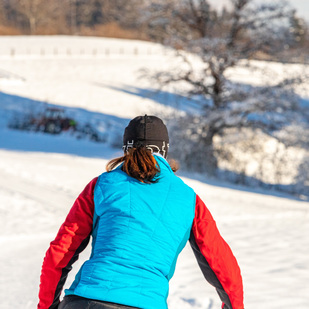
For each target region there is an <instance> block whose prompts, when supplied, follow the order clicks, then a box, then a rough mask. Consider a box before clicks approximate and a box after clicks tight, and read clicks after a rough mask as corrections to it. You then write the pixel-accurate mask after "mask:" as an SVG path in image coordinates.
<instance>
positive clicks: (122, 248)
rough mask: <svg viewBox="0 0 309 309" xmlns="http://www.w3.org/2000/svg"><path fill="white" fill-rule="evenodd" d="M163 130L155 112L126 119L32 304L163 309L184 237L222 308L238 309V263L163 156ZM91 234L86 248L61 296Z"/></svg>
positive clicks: (55, 247) (63, 232)
mask: <svg viewBox="0 0 309 309" xmlns="http://www.w3.org/2000/svg"><path fill="white" fill-rule="evenodd" d="M168 147H169V137H168V132H167V128H166V126H165V125H164V123H163V122H162V120H161V119H160V118H158V117H155V116H147V115H145V116H139V117H136V118H134V119H132V120H131V121H130V123H129V124H128V126H127V127H126V129H125V131H124V135H123V149H124V155H123V156H122V157H120V158H116V159H113V160H111V161H110V162H109V163H108V164H107V168H106V169H107V172H104V173H103V174H101V175H100V176H99V177H97V178H95V179H93V180H92V181H90V183H89V184H88V185H87V186H86V187H85V189H84V190H83V191H82V192H81V194H80V195H79V196H78V198H77V199H76V201H75V203H74V204H73V206H72V208H71V210H70V212H69V214H68V216H67V217H66V219H65V222H64V223H63V224H62V226H61V227H60V230H59V232H58V234H57V236H56V238H55V240H54V241H52V242H51V244H50V247H49V249H48V250H47V252H46V255H45V258H44V262H43V266H42V272H41V278H40V281H41V283H40V291H39V304H38V309H48V308H49V309H54V308H57V309H72V308H74V309H83V308H93V309H107V308H110V309H115V308H143V309H166V308H167V303H166V299H167V296H168V289H169V280H170V278H171V277H172V276H173V273H174V270H175V264H176V260H177V257H178V255H179V253H180V252H181V250H182V249H183V248H184V246H185V244H186V242H187V241H188V240H189V242H190V244H191V247H192V249H193V251H194V253H195V256H196V259H197V261H198V263H199V266H200V268H201V270H202V272H203V274H204V276H205V278H206V280H207V281H208V282H209V283H210V284H212V285H213V286H214V287H215V288H216V290H217V292H218V294H219V297H220V299H221V300H222V308H224V309H243V308H244V305H243V286H242V278H241V273H240V269H239V266H238V264H237V261H236V259H235V257H234V255H233V253H232V251H231V249H230V247H229V246H228V245H227V243H226V242H225V241H224V240H223V238H222V237H221V235H220V234H219V231H218V229H217V227H216V223H215V221H214V219H213V217H212V215H211V213H210V212H209V210H208V209H207V208H206V206H205V204H204V203H203V201H202V200H201V199H200V197H199V196H198V195H197V194H196V193H195V192H194V191H193V189H192V188H190V187H189V186H187V185H186V184H184V183H183V181H182V180H181V179H180V178H178V177H177V176H176V175H175V174H174V171H173V170H172V169H171V167H170V165H169V164H168V162H167V161H166V157H167V153H168ZM90 237H92V253H91V256H90V258H89V259H88V260H87V261H86V262H85V263H84V264H83V266H82V267H81V268H80V270H79V272H78V274H77V275H76V278H75V281H74V282H73V283H72V285H71V286H70V288H68V289H67V290H65V296H64V298H63V300H62V301H61V302H60V294H61V291H62V288H63V285H64V283H65V281H66V278H67V275H68V273H69V271H70V270H71V268H72V264H73V263H74V262H75V261H76V260H77V259H78V255H79V254H80V253H81V252H82V251H83V250H84V249H85V247H86V246H87V244H88V242H89V239H90Z"/></svg>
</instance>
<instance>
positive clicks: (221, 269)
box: [190, 196, 244, 309]
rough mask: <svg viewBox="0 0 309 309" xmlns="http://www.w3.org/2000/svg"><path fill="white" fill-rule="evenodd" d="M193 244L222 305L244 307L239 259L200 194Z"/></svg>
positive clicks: (192, 235) (191, 238)
mask: <svg viewBox="0 0 309 309" xmlns="http://www.w3.org/2000/svg"><path fill="white" fill-rule="evenodd" d="M190 244H191V247H192V249H193V252H194V254H195V256H196V258H197V261H198V263H199V266H200V268H201V270H202V272H203V274H204V276H205V278H206V280H207V281H208V282H209V283H210V284H212V285H213V286H214V287H215V288H216V290H217V292H218V294H219V296H220V298H221V300H222V302H223V304H222V308H224V309H243V308H244V304H243V284H242V277H241V273H240V269H239V266H238V264H237V261H236V258H235V257H234V255H233V253H232V251H231V249H230V247H229V246H228V244H227V243H226V242H225V241H224V239H223V238H222V237H221V235H220V233H219V231H218V228H217V226H216V222H215V221H214V219H213V217H212V215H211V213H210V212H209V210H208V209H207V207H206V206H205V204H204V203H203V201H202V200H201V199H200V198H199V196H196V208H195V218H194V221H193V225H192V229H191V236H190Z"/></svg>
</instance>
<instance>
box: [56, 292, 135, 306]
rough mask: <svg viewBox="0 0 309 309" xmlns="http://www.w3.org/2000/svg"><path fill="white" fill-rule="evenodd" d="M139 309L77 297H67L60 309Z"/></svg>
mask: <svg viewBox="0 0 309 309" xmlns="http://www.w3.org/2000/svg"><path fill="white" fill-rule="evenodd" d="M134 308H135V309H138V308H136V307H130V306H125V305H120V304H115V303H109V302H105V301H99V300H93V299H88V298H84V297H80V296H75V295H68V296H65V297H64V298H63V300H62V302H61V303H60V305H59V307H58V309H134Z"/></svg>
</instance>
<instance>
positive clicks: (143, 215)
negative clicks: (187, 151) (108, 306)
mask: <svg viewBox="0 0 309 309" xmlns="http://www.w3.org/2000/svg"><path fill="white" fill-rule="evenodd" d="M155 158H156V161H157V163H158V165H159V167H160V174H159V175H158V178H159V179H158V182H156V183H153V184H144V183H141V182H139V181H137V180H135V179H134V178H132V177H129V176H128V175H127V174H126V173H124V172H123V171H122V170H121V169H120V168H117V169H115V170H113V171H112V172H109V173H103V174H102V175H101V176H99V178H98V180H97V183H96V186H95V190H94V205H95V208H94V218H93V229H92V253H91V257H90V259H89V260H88V261H86V262H85V263H84V265H83V266H82V268H81V269H80V271H79V273H78V274H77V276H76V279H75V281H74V282H73V284H72V286H71V287H70V289H69V290H66V295H70V294H75V295H79V296H82V297H86V298H90V299H98V300H104V301H109V302H115V303H120V304H125V305H128V306H133V307H138V308H144V309H166V308H167V304H166V299H167V296H168V286H169V285H168V281H169V280H170V278H171V277H172V276H173V274H174V270H175V264H176V260H177V257H178V254H179V253H180V251H181V250H182V249H183V247H184V246H185V244H186V242H187V240H188V239H189V236H190V230H191V227H192V222H193V219H194V212H195V199H196V196H195V193H194V191H193V190H192V189H191V188H190V187H188V186H187V185H186V184H184V183H183V181H182V180H181V179H180V178H178V177H177V176H175V175H174V173H173V171H172V170H171V168H170V166H169V165H168V163H167V162H166V160H165V159H164V158H162V157H160V156H155Z"/></svg>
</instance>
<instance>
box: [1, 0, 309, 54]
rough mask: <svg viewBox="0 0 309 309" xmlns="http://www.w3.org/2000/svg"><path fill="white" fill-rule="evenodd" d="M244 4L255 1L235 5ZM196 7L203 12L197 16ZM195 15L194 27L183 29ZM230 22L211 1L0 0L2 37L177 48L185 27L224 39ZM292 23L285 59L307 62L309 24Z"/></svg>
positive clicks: (185, 31) (301, 20) (194, 32)
mask: <svg viewBox="0 0 309 309" xmlns="http://www.w3.org/2000/svg"><path fill="white" fill-rule="evenodd" d="M241 1H245V2H250V1H251V0H233V1H232V0H231V2H241ZM194 7H199V8H201V10H199V11H196V12H195V11H194V10H193V8H194ZM192 13H193V15H195V16H194V18H195V20H194V22H193V24H194V25H193V24H192V25H193V26H192V27H189V28H188V27H184V26H183V23H184V22H187V23H190V22H191V20H190V18H191V17H192ZM230 17H231V16H230V15H229V11H228V10H227V9H226V8H223V9H222V10H220V11H217V10H215V8H213V7H212V6H211V5H210V4H209V2H208V1H207V0H182V1H179V0H152V1H151V0H130V1H127V0H0V35H28V34H29V35H83V36H102V37H114V38H126V39H139V40H149V41H155V42H160V43H166V44H168V45H173V33H177V35H178V36H179V33H181V32H182V28H183V35H185V36H187V35H188V33H187V31H188V29H189V31H190V32H191V34H192V39H194V38H195V37H196V34H197V33H198V32H205V35H207V36H209V34H210V33H213V34H212V35H217V34H218V33H220V36H221V37H222V34H224V32H225V31H226V25H227V24H228V22H229V19H230ZM183 18H184V19H183ZM253 18H254V16H253ZM182 19H183V20H182ZM231 22H233V21H232V20H231ZM290 24H291V25H292V26H291V31H293V33H294V38H295V40H294V42H288V44H287V48H286V51H285V53H284V55H285V56H282V57H284V58H286V59H283V60H291V59H292V58H291V56H290V51H295V49H297V50H298V52H297V53H296V54H295V52H294V53H293V57H295V55H296V57H298V58H299V57H306V55H307V53H306V50H308V48H309V38H308V25H307V24H306V22H305V21H304V20H303V19H301V18H299V17H298V16H297V12H295V14H294V15H293V17H292V20H291V21H290ZM191 34H190V35H191ZM280 35H281V36H282V35H284V34H279V35H278V37H280ZM198 36H200V35H198ZM280 39H281V38H280ZM173 47H176V48H182V46H177V44H174V46H173ZM257 57H262V58H266V59H268V58H269V57H270V58H272V57H273V55H266V57H265V54H264V53H263V55H261V54H257Z"/></svg>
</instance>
